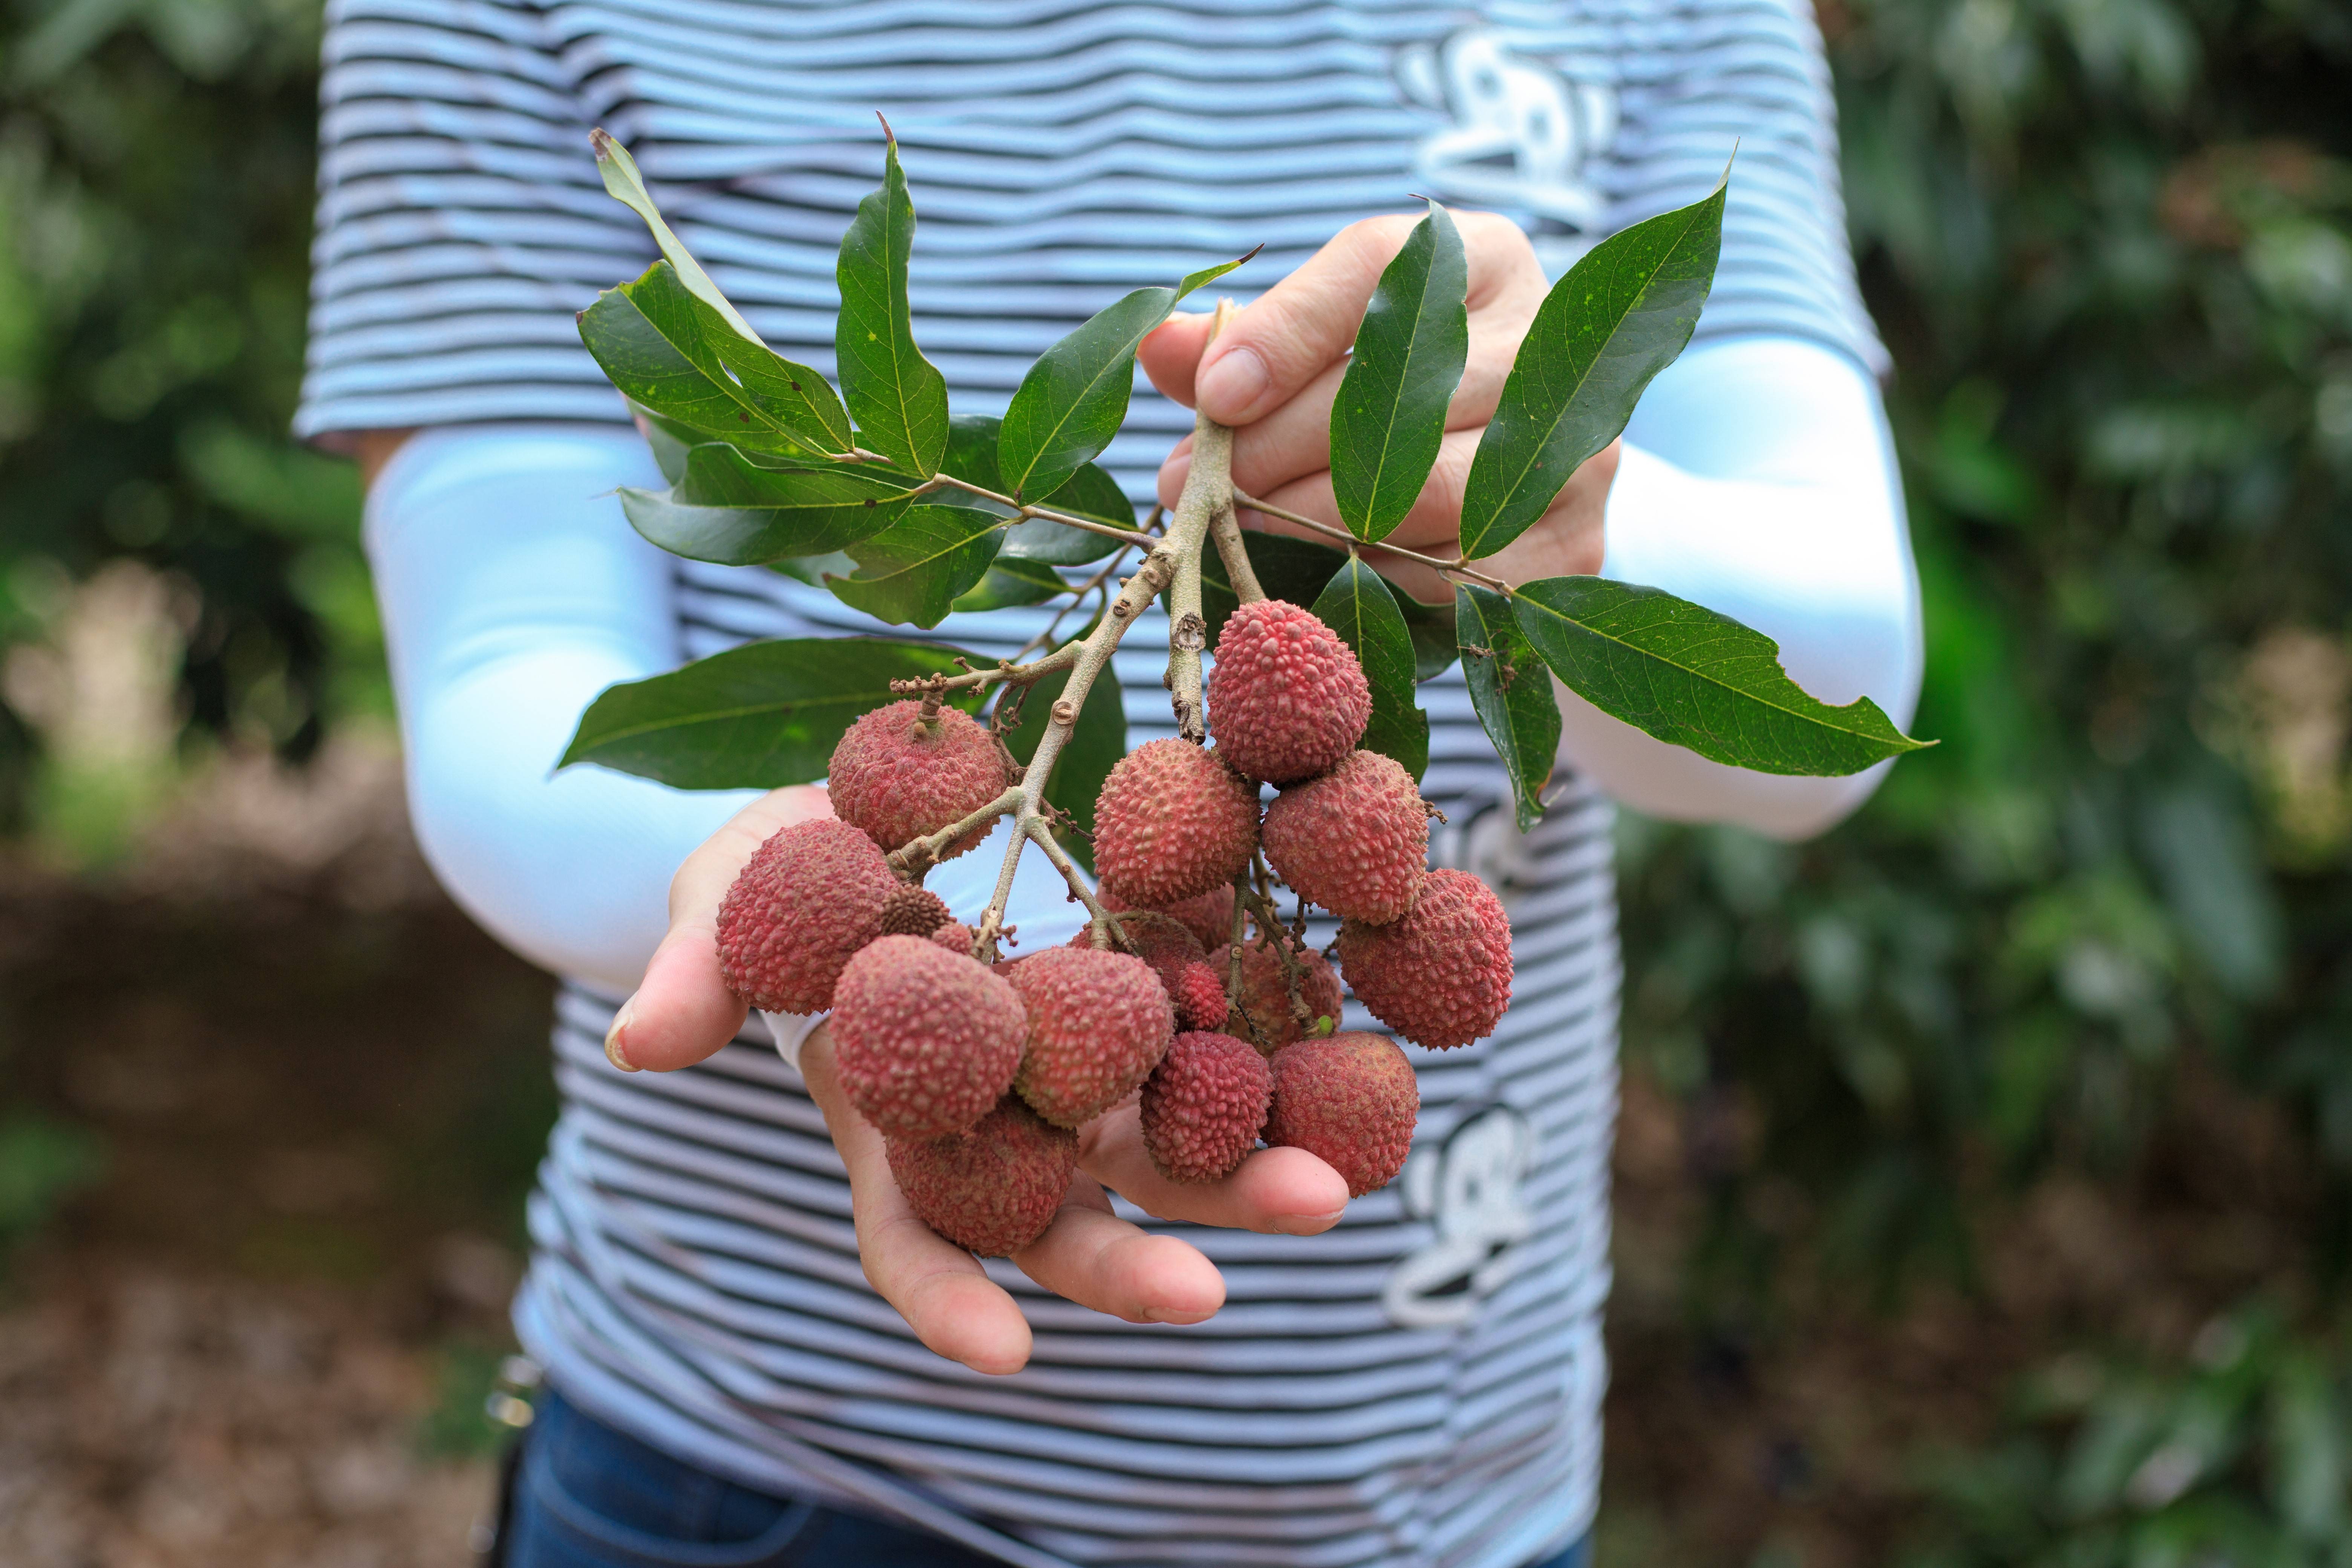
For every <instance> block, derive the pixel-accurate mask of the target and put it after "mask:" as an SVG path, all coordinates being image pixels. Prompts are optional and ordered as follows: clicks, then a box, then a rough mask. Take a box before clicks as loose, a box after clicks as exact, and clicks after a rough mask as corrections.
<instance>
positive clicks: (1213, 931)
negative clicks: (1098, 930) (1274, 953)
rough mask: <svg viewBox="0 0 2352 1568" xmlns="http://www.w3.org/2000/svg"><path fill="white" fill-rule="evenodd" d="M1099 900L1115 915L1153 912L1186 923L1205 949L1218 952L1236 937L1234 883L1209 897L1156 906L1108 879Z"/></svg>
mask: <svg viewBox="0 0 2352 1568" xmlns="http://www.w3.org/2000/svg"><path fill="white" fill-rule="evenodd" d="M1095 896H1096V897H1097V899H1099V900H1102V907H1103V908H1105V909H1107V910H1109V911H1110V912H1111V913H1113V914H1115V915H1117V914H1124V913H1126V912H1127V911H1128V910H1152V911H1154V912H1155V913H1159V914H1163V915H1173V916H1174V917H1175V918H1176V919H1178V920H1180V921H1183V922H1184V929H1185V930H1186V931H1191V932H1192V934H1193V935H1194V936H1196V937H1198V938H1200V939H1201V946H1202V948H1203V949H1210V950H1213V949H1215V948H1217V947H1220V946H1222V945H1223V944H1224V943H1225V942H1231V941H1232V940H1233V935H1234V888H1233V884H1232V883H1231V882H1220V883H1219V884H1217V886H1215V887H1213V888H1212V889H1209V890H1208V891H1207V892H1205V893H1195V894H1193V895H1192V897H1191V898H1189V899H1178V900H1174V901H1173V902H1171V903H1164V904H1152V903H1148V902H1146V901H1145V900H1141V899H1139V898H1135V897H1133V896H1132V895H1130V894H1129V892H1128V890H1127V889H1125V888H1122V887H1120V886H1119V885H1118V883H1117V882H1116V881H1114V880H1112V879H1110V878H1108V877H1105V878H1104V879H1103V881H1102V886H1101V887H1100V888H1099V889H1097V890H1096V894H1095Z"/></svg>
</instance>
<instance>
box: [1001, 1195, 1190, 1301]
mask: <svg viewBox="0 0 2352 1568" xmlns="http://www.w3.org/2000/svg"><path fill="white" fill-rule="evenodd" d="M1013 1262H1014V1263H1016V1264H1018V1265H1020V1268H1021V1271H1022V1272H1023V1273H1024V1274H1026V1275H1028V1276H1029V1278H1030V1279H1034V1280H1035V1281H1037V1283H1038V1284H1040V1285H1043V1286H1044V1287H1045V1289H1048V1290H1051V1291H1053V1292H1054V1294H1055V1295H1057V1296H1064V1297H1067V1298H1068V1299H1069V1300H1073V1301H1076V1303H1077V1304H1078V1305H1080V1306H1082V1307H1091V1308H1093V1309H1094V1310H1096V1311H1097V1312H1108V1313H1109V1314H1110V1315H1111V1316H1112V1317H1115V1318H1122V1319H1125V1320H1126V1321H1129V1322H1130V1323H1197V1322H1200V1321H1202V1320H1204V1319H1206V1318H1210V1317H1213V1316H1214V1315H1215V1313H1216V1310H1217V1309H1218V1308H1220V1307H1222V1306H1223V1305H1224V1304H1225V1281H1224V1277H1223V1275H1220V1274H1219V1273H1218V1272H1217V1266H1216V1265H1215V1264H1213V1263H1211V1262H1210V1261H1209V1260H1208V1259H1207V1258H1203V1257H1202V1255H1201V1252H1200V1249H1199V1248H1197V1247H1191V1246H1188V1245H1187V1244H1185V1243H1184V1242H1181V1241H1179V1240H1177V1239H1176V1238H1175V1237H1172V1236H1153V1235H1151V1234H1150V1233H1149V1232H1147V1231H1145V1230H1143V1229H1141V1228H1140V1227H1139V1226H1132V1225H1129V1223H1128V1222H1127V1221H1125V1220H1123V1219H1121V1218H1119V1217H1118V1215H1114V1214H1113V1213H1111V1212H1110V1202H1109V1200H1108V1198H1106V1197H1104V1195H1103V1191H1102V1189H1101V1188H1100V1187H1099V1186H1097V1185H1096V1184H1095V1182H1094V1179H1093V1178H1092V1177H1090V1176H1087V1175H1085V1174H1083V1173H1082V1174H1080V1175H1079V1176H1078V1177H1077V1178H1076V1181H1074V1182H1073V1183H1072V1184H1071V1185H1070V1196H1069V1197H1068V1198H1067V1199H1066V1200H1065V1201H1064V1203H1063V1205H1062V1212H1061V1213H1059V1214H1057V1215H1055V1216H1054V1223H1053V1224H1052V1225H1050V1226H1046V1227H1045V1235H1043V1236H1041V1237H1038V1238H1037V1239H1036V1240H1035V1241H1034V1242H1032V1243H1031V1244H1030V1245H1029V1246H1028V1247H1025V1248H1024V1249H1023V1250H1022V1251H1021V1252H1020V1253H1018V1254H1016V1255H1015V1256H1014V1258H1013Z"/></svg>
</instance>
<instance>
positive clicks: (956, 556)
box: [824, 506, 1004, 629]
mask: <svg viewBox="0 0 2352 1568" xmlns="http://www.w3.org/2000/svg"><path fill="white" fill-rule="evenodd" d="M1003 538H1004V533H1003V519H1002V518H999V517H994V516H992V515H991V514H989V513H987V512H984V511H975V510H972V509H971V508H970V507H961V506H916V507H909V508H908V509H907V511H906V515H904V516H903V517H901V518H899V520H898V521H897V522H895V523H893V524H892V525H891V526H890V528H889V529H888V531H886V532H883V533H877V534H876V535H874V536H873V537H872V538H870V539H865V540H860V541H859V542H856V543H855V544H852V545H849V546H848V547H847V548H848V551H849V554H850V558H851V559H852V560H854V561H856V563H857V574H856V576H854V577H827V578H826V579H825V580H824V585H825V586H826V587H828V588H830V589H832V590H833V593H834V596H835V598H837V599H839V600H840V601H841V602H842V603H843V604H845V605H854V606H855V607H856V608H857V609H861V610H864V611H865V612H866V614H867V615H869V616H878V617H879V618H881V619H883V620H886V621H896V622H898V623H899V624H900V625H902V626H922V627H925V628H926V629H928V628H929V627H931V626H938V625H939V624H940V622H941V621H942V620H945V619H946V618H947V614H948V611H949V610H950V608H952V607H953V606H954V604H955V601H956V599H957V598H958V597H959V596H960V595H962V594H964V593H965V592H966V591H967V590H969V589H971V587H972V586H973V585H974V584H977V583H978V582H979V581H980V580H981V579H982V577H984V576H986V575H987V574H988V567H989V563H990V562H992V561H993V560H995V559H996V550H997V546H998V545H999V544H1000V543H1002V542H1003Z"/></svg>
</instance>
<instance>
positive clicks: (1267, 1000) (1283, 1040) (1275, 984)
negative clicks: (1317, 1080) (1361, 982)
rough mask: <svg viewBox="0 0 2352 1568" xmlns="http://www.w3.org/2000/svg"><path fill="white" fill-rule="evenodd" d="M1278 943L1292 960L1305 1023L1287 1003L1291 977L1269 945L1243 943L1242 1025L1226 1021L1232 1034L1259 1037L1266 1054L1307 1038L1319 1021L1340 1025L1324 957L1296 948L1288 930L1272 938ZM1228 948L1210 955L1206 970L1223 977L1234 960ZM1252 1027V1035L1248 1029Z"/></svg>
mask: <svg viewBox="0 0 2352 1568" xmlns="http://www.w3.org/2000/svg"><path fill="white" fill-rule="evenodd" d="M1274 940H1275V941H1276V942H1281V943H1282V945H1283V947H1284V948H1285V949H1286V950H1287V951H1288V952H1289V953H1290V954H1291V956H1292V958H1293V959H1295V960H1296V961H1297V964H1298V967H1299V972H1300V973H1299V975H1298V1000H1299V1001H1300V1002H1301V1003H1302V1004H1304V1005H1305V1006H1306V1008H1307V1021H1306V1022H1305V1023H1304V1024H1302V1023H1300V1022H1299V1019H1298V1015H1297V1011H1296V1010H1295V1009H1293V1008H1292V1006H1291V1005H1290V976H1289V973H1288V972H1287V971H1286V969H1285V968H1284V967H1283V963H1282V958H1281V956H1280V954H1278V953H1277V952H1276V951H1275V948H1274V945H1273V942H1244V943H1243V944H1242V988H1241V996H1240V1002H1241V1008H1240V1011H1241V1012H1242V1013H1243V1014H1244V1015H1245V1016H1246V1017H1247V1019H1248V1022H1247V1023H1246V1024H1245V1023H1244V1022H1243V1021H1242V1019H1241V1018H1239V1017H1228V1019H1227V1020H1226V1022H1227V1024H1228V1026H1229V1027H1230V1028H1231V1030H1232V1032H1233V1033H1234V1034H1236V1035H1251V1036H1252V1037H1253V1038H1256V1037H1263V1043H1262V1044H1261V1045H1260V1047H1259V1048H1260V1049H1261V1050H1264V1051H1265V1052H1267V1053H1269V1054H1271V1053H1272V1052H1275V1051H1277V1050H1279V1049H1281V1048H1282V1047H1285V1046H1286V1045H1288V1044H1290V1042H1291V1041H1293V1040H1295V1039H1297V1038H1298V1037H1300V1036H1301V1035H1304V1034H1306V1033H1307V1031H1308V1030H1309V1029H1310V1028H1312V1027H1313V1026H1314V1025H1315V1023H1316V1021H1317V1020H1318V1019H1321V1018H1328V1019H1330V1020H1331V1022H1332V1024H1333V1025H1334V1026H1336V1025H1337V1024H1338V1023H1339V1004H1340V992H1339V975H1337V974H1335V973H1332V971H1331V965H1330V964H1329V963H1328V962H1326V961H1325V959H1324V957H1323V955H1322V954H1321V953H1319V952H1316V951H1315V950H1314V949H1312V948H1303V947H1300V946H1299V945H1298V944H1297V942H1293V941H1292V940H1291V938H1290V935H1289V933H1288V932H1287V931H1286V932H1283V933H1282V934H1281V935H1279V936H1277V937H1276V938H1275V939H1274ZM1233 952H1234V950H1233V945H1232V944H1231V943H1227V944H1226V945H1225V946H1223V947H1222V948H1220V949H1218V950H1217V951H1216V952H1213V953H1211V954H1210V955H1209V967H1210V968H1211V969H1213V970H1214V971H1215V972H1216V973H1217V974H1218V975H1219V976H1220V977H1223V975H1224V974H1225V973H1226V971H1227V968H1228V966H1229V965H1230V964H1231V963H1232V961H1233ZM1252 1025H1255V1034H1254V1035H1253V1033H1252V1029H1251V1026H1252Z"/></svg>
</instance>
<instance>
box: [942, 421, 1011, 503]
mask: <svg viewBox="0 0 2352 1568" xmlns="http://www.w3.org/2000/svg"><path fill="white" fill-rule="evenodd" d="M1003 423H1004V421H1003V420H1002V419H999V418H997V417H996V416H994V415H993V414H959V415H957V416H955V417H954V418H952V419H950V420H949V421H948V444H947V449H946V450H945V451H943V452H941V453H940V472H941V473H943V474H945V475H947V476H948V477H949V478H950V479H961V480H963V481H964V482H965V483H966V484H973V485H978V486H979V487H980V488H981V489H984V490H993V491H995V492H996V493H997V494H998V495H1003V493H1004V474H1003V470H1002V469H1000V468H998V467H997V462H996V444H997V437H998V432H999V430H1000V428H1001V427H1002V426H1003ZM966 504H969V505H971V506H976V507H988V506H992V505H993V504H994V503H993V502H992V501H989V500H986V499H985V498H983V497H980V496H972V497H971V499H970V500H969V501H968V502H967V503H966ZM1006 515H1007V516H1010V515H1012V514H1011V513H1010V512H1008V513H1007V514H1006Z"/></svg>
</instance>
